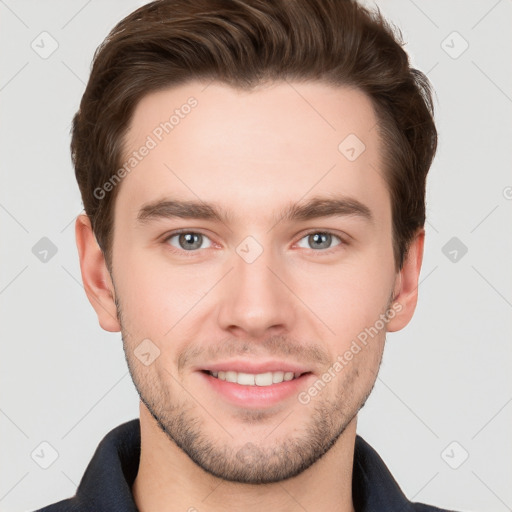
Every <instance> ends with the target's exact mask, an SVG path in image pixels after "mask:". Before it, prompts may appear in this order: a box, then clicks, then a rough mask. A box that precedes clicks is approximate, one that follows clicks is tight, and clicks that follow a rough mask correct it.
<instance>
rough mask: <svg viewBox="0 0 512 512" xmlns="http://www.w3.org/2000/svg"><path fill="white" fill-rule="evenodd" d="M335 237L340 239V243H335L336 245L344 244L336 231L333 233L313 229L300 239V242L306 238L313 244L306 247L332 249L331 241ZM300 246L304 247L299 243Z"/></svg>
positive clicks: (308, 242) (307, 241)
mask: <svg viewBox="0 0 512 512" xmlns="http://www.w3.org/2000/svg"><path fill="white" fill-rule="evenodd" d="M333 237H334V238H337V239H338V240H339V243H337V244H335V246H338V245H341V244H343V243H344V242H343V240H342V239H341V238H340V237H339V236H337V235H335V234H334V233H331V232H330V231H311V232H310V233H308V234H307V235H306V236H305V237H303V238H301V240H300V241H299V244H300V242H301V241H302V240H306V243H307V244H311V245H310V247H306V249H309V248H313V249H314V250H317V249H331V247H332V245H331V242H332V240H333ZM299 247H303V246H301V245H299ZM323 252H329V251H323Z"/></svg>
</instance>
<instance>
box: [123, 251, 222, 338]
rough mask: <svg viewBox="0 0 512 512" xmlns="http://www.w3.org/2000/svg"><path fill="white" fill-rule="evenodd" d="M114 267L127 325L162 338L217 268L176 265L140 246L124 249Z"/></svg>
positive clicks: (198, 296)
mask: <svg viewBox="0 0 512 512" xmlns="http://www.w3.org/2000/svg"><path fill="white" fill-rule="evenodd" d="M119 249H120V251H119V253H121V249H122V248H121V247H119ZM115 269H116V272H115V278H116V283H119V285H116V291H117V292H118V293H119V296H120V298H121V305H122V309H123V314H124V319H125V321H126V327H127V329H130V331H136V332H138V333H139V334H140V335H143V336H147V337H151V336H153V337H154V338H155V339H159V338H162V337H163V336H164V335H165V334H166V333H168V331H169V330H171V329H172V328H173V326H174V325H176V324H177V323H178V322H180V319H182V318H183V317H184V316H185V315H187V313H188V312H190V310H191V309H192V308H194V305H195V304H197V303H198V301H199V300H200V299H201V298H203V297H204V295H205V294H206V293H207V292H208V290H209V288H211V286H212V284H213V283H215V282H216V280H217V279H218V277H217V274H218V273H219V272H221V269H220V268H215V267H214V266H212V265H206V264H202V265H191V264H184V265H176V264H173V263H171V262H170V261H169V260H168V259H166V258H165V257H163V256H161V255H159V256H158V257H151V251H143V250H140V251H127V250H126V251H125V252H124V253H123V256H122V258H118V261H117V262H116V267H115ZM184 320H185V319H184ZM128 322H129V324H128ZM179 325H180V326H181V324H179ZM176 329H178V326H177V327H176Z"/></svg>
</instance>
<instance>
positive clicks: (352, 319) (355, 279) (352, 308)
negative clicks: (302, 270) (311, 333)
mask: <svg viewBox="0 0 512 512" xmlns="http://www.w3.org/2000/svg"><path fill="white" fill-rule="evenodd" d="M305 275H307V274H305ZM310 276H311V277H309V278H306V279H305V278H302V284H301V286H300V289H301V292H300V294H301V297H304V298H305V299H304V301H305V302H306V303H307V304H308V306H309V307H310V308H311V309H312V310H313V311H314V312H315V313H316V314H318V316H319V317H320V318H321V319H322V320H323V321H324V322H325V323H326V324H327V326H328V327H329V328H330V329H331V330H332V331H333V332H334V333H335V334H333V336H334V337H335V338H336V339H337V340H339V341H338V343H339V344H344V343H347V342H350V340H351V339H352V338H353V337H355V336H357V335H358V334H359V332H361V331H363V330H364V329H365V328H369V327H370V326H372V325H374V324H375V322H376V320H377V319H378V318H379V315H380V314H381V313H382V312H383V310H384V309H385V307H386V305H387V304H388V300H389V296H390V293H391V289H392V280H393V279H392V278H393V274H392V272H391V273H389V272H386V271H385V269H383V268H382V266H381V265H379V264H378V263H376V262H365V259H363V258H361V259H359V260H358V261H357V262H354V263H351V264H350V265H339V266H337V267H330V268H325V269H323V270H322V271H321V272H320V271H319V272H317V273H310ZM331 334H332V333H331Z"/></svg>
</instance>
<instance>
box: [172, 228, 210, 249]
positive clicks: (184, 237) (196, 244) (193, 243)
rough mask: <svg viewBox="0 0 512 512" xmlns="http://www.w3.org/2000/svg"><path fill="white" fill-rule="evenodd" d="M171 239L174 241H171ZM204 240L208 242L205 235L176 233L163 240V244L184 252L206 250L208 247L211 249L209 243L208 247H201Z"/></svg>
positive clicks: (192, 232) (189, 232)
mask: <svg viewBox="0 0 512 512" xmlns="http://www.w3.org/2000/svg"><path fill="white" fill-rule="evenodd" d="M173 239H176V240H175V241H173ZM205 240H208V241H209V238H208V237H207V236H206V235H203V234H202V233H197V232H196V231H177V232H174V233H171V234H170V235H169V236H168V237H167V238H166V239H165V240H164V242H165V243H168V244H169V245H171V246H172V247H175V248H176V249H183V250H185V251H189V252H190V251H193V252H195V249H201V248H202V249H206V248H208V247H211V242H209V243H210V245H208V246H207V247H201V246H202V244H203V242H204V241H205ZM176 243H177V245H176Z"/></svg>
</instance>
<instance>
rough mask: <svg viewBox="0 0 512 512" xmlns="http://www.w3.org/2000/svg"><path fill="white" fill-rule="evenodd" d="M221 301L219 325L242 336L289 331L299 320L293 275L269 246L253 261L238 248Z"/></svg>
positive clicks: (258, 335)
mask: <svg viewBox="0 0 512 512" xmlns="http://www.w3.org/2000/svg"><path fill="white" fill-rule="evenodd" d="M232 261H233V266H234V268H233V269H232V270H231V272H229V274H228V275H227V276H226V279H225V286H224V287H223V290H222V295H223V296H222V297H221V299H220V303H219V308H220V310H219V314H218V322H219V327H220V328H222V329H224V330H226V331H229V332H230V333H231V334H233V335H236V336H240V337H250V338H254V339H260V338H263V337H264V336H268V335H270V334H278V333H279V332H289V331H290V330H291V328H292V327H293V326H294V325H295V324H296V317H295V315H296V309H297V304H296V302H297V301H298V299H297V298H296V297H294V294H293V291H291V290H293V283H292V282H291V281H292V279H291V277H290V276H289V275H288V274H289V273H287V272H286V269H285V266H284V265H283V263H282V262H280V261H279V258H278V255H276V254H274V253H273V251H271V250H269V249H265V250H263V252H262V253H261V254H260V255H259V256H258V257H257V258H256V259H255V260H254V261H252V262H250V259H244V257H242V256H240V254H238V253H237V252H234V254H233V259H232Z"/></svg>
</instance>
